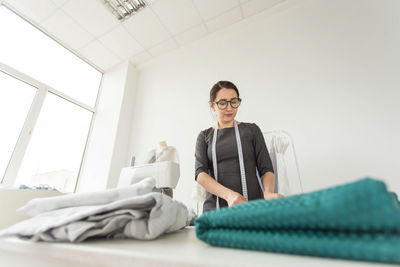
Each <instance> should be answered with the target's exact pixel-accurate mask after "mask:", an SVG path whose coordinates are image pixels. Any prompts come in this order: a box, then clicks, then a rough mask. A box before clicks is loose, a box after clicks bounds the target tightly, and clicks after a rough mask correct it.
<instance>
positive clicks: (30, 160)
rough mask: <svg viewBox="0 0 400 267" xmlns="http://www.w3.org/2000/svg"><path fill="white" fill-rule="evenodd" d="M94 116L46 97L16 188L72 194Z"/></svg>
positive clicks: (61, 100)
mask: <svg viewBox="0 0 400 267" xmlns="http://www.w3.org/2000/svg"><path fill="white" fill-rule="evenodd" d="M92 115H93V113H92V112H90V111H87V110H86V109H83V108H81V107H79V106H77V105H75V104H72V103H71V102H68V101H66V100H64V99H62V98H60V97H58V96H56V95H54V94H52V93H48V94H47V95H46V98H45V100H44V103H43V107H42V110H41V112H40V115H39V119H38V121H37V124H36V126H35V129H34V130H33V134H32V137H31V140H30V142H29V145H28V148H27V151H26V154H25V157H24V159H23V161H22V165H21V168H20V170H19V172H18V175H17V178H16V181H15V186H17V187H18V186H20V185H22V184H23V185H27V186H42V187H43V186H44V187H52V188H56V189H57V190H59V191H62V192H73V191H74V189H75V184H76V181H77V177H78V172H79V168H80V164H81V161H82V156H83V152H84V148H85V144H86V139H87V136H88V132H89V126H90V120H91V118H92Z"/></svg>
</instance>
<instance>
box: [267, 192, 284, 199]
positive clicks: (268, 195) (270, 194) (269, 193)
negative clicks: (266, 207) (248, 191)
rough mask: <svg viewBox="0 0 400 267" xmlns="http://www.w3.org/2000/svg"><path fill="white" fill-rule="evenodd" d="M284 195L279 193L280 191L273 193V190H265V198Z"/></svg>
mask: <svg viewBox="0 0 400 267" xmlns="http://www.w3.org/2000/svg"><path fill="white" fill-rule="evenodd" d="M279 197H283V195H281V194H278V193H272V192H267V191H265V192H264V199H273V198H279Z"/></svg>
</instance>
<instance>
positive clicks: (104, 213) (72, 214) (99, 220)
mask: <svg viewBox="0 0 400 267" xmlns="http://www.w3.org/2000/svg"><path fill="white" fill-rule="evenodd" d="M152 183H154V180H145V181H143V183H138V184H136V185H135V186H136V187H142V189H141V190H137V191H136V195H135V194H133V196H130V197H125V198H123V199H120V198H121V195H122V194H120V192H116V191H118V190H116V191H115V190H114V191H113V193H112V195H113V197H112V198H109V200H108V201H109V202H108V203H105V204H98V205H95V204H94V201H93V200H94V199H100V196H104V195H107V194H108V193H109V192H96V193H90V194H86V195H85V194H79V196H77V198H79V199H80V200H82V201H83V202H84V203H90V204H91V205H81V206H77V202H76V199H74V198H72V197H70V198H68V199H67V198H60V197H54V198H48V199H46V200H45V201H38V200H39V199H37V200H35V201H31V202H29V203H28V204H27V205H26V206H24V207H23V208H22V209H21V210H24V211H25V212H27V213H28V214H29V213H30V210H29V209H28V207H31V208H32V209H34V210H35V213H36V212H37V211H38V209H39V208H38V206H37V205H38V203H39V202H40V203H41V204H43V205H45V207H43V208H42V210H49V209H50V208H51V210H49V211H45V212H42V213H39V214H37V215H36V216H34V217H32V218H30V219H28V220H25V221H22V222H19V223H17V224H15V225H13V226H11V227H9V228H7V229H4V230H3V231H0V237H1V236H11V235H16V236H19V237H24V238H29V239H32V240H34V241H39V240H43V241H69V242H81V241H83V240H86V239H87V238H90V237H107V238H119V237H126V238H135V239H146V240H148V239H154V238H156V237H158V236H159V235H161V234H163V233H166V232H172V231H176V230H178V229H181V228H183V227H185V226H186V225H187V220H188V210H187V208H186V206H185V205H184V204H182V203H180V202H178V201H175V200H173V199H172V198H170V197H168V196H166V195H163V194H161V193H157V192H148V193H146V190H147V189H148V186H149V185H151V184H152ZM144 188H147V189H146V190H145V189H144ZM136 189H138V188H136ZM120 190H121V191H122V192H123V193H126V192H127V189H126V188H123V189H120ZM150 190H151V189H150ZM143 192H145V193H144V194H143ZM139 193H140V194H141V195H140V194H139ZM76 195H78V194H76ZM87 195H90V196H91V197H92V198H93V199H92V200H87ZM71 196H73V195H71ZM110 199H111V200H110ZM52 200H54V203H52ZM68 201H70V203H72V205H73V206H72V207H68ZM85 201H86V202H85ZM99 202H105V201H104V200H103V199H101V200H100V201H99ZM56 206H60V207H62V208H58V209H54V207H56Z"/></svg>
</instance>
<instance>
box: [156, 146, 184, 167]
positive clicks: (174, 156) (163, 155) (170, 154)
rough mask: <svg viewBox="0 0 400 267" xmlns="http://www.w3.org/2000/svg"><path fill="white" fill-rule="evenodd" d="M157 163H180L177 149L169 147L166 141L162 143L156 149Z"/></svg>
mask: <svg viewBox="0 0 400 267" xmlns="http://www.w3.org/2000/svg"><path fill="white" fill-rule="evenodd" d="M156 161H174V162H176V163H179V159H178V152H177V150H176V148H175V147H173V146H168V145H167V142H166V141H160V142H159V143H158V147H157V149H156Z"/></svg>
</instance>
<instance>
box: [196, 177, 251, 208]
mask: <svg viewBox="0 0 400 267" xmlns="http://www.w3.org/2000/svg"><path fill="white" fill-rule="evenodd" d="M197 182H198V183H199V184H200V185H201V186H203V187H204V188H205V189H206V190H207V191H208V192H209V193H211V194H213V195H216V196H218V197H220V198H223V199H225V200H226V202H228V205H229V207H231V206H234V205H236V204H239V203H242V202H246V201H247V200H246V198H244V197H243V196H242V195H241V194H239V193H238V192H235V191H233V190H231V189H229V188H227V187H225V186H223V185H222V184H220V183H218V182H217V181H215V180H214V179H213V178H212V177H211V176H210V175H208V174H207V173H205V172H200V173H199V174H198V176H197Z"/></svg>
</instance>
